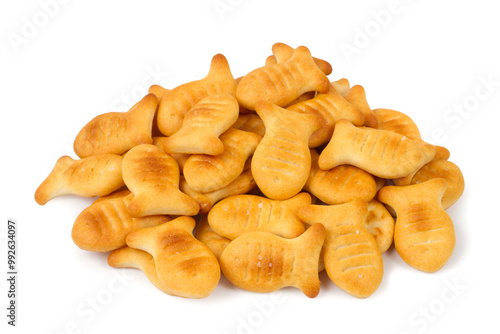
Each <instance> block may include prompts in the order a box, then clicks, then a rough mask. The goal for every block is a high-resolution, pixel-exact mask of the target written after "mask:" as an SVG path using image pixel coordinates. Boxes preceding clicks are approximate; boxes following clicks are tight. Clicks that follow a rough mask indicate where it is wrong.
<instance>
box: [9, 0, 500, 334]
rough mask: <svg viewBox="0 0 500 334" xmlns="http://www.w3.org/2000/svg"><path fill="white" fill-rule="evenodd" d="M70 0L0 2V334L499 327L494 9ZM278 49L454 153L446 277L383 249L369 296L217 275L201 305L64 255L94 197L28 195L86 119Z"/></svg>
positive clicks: (237, 68) (80, 256)
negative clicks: (9, 249) (325, 66)
mask: <svg viewBox="0 0 500 334" xmlns="http://www.w3.org/2000/svg"><path fill="white" fill-rule="evenodd" d="M66 2H67V3H63V1H62V0H60V2H55V0H53V1H48V0H41V1H34V0H27V1H9V2H7V1H2V4H1V8H0V22H1V24H0V25H1V39H0V44H1V62H0V94H1V95H0V110H1V121H0V126H1V131H0V133H1V140H0V143H1V144H0V145H1V148H2V149H1V153H2V159H1V165H2V173H1V176H0V177H1V184H0V189H1V192H0V193H1V194H0V196H1V200H0V208H1V219H2V225H1V231H0V232H1V234H0V236H1V237H2V238H1V242H2V245H1V247H2V248H1V253H2V255H0V262H2V263H1V264H0V268H2V274H1V275H0V277H4V276H5V275H6V272H7V268H6V246H5V244H6V222H7V218H14V219H15V220H16V221H17V225H18V247H19V248H18V261H19V264H18V270H19V281H18V300H17V302H18V319H17V321H18V327H16V328H11V327H10V326H7V325H6V322H7V318H6V316H5V315H6V313H7V311H6V306H7V297H6V294H7V285H6V279H3V278H2V279H1V282H2V283H1V284H0V296H1V297H0V309H1V310H2V311H1V312H0V319H2V320H1V325H0V326H1V328H2V329H1V332H2V333H5V331H4V329H5V328H7V329H8V333H44V334H48V333H109V332H113V333H118V332H124V333H134V332H135V333H137V332H139V331H140V332H141V333H184V332H186V333H187V332H190V333H195V332H199V333H221V334H222V333H276V332H282V333H285V332H290V331H293V332H297V333H299V332H302V333H303V332H306V331H307V332H308V333H315V332H318V331H321V332H322V333H361V332H365V331H369V332H370V333H394V334H400V333H412V334H413V333H445V332H448V333H450V332H453V331H460V332H462V333H464V332H472V331H474V332H488V333H490V332H496V331H497V330H498V327H499V326H498V323H497V321H496V319H497V317H498V311H500V309H499V307H498V300H499V298H500V292H499V291H500V290H499V289H498V275H497V273H498V270H497V269H496V268H497V266H498V258H499V252H498V247H499V246H498V235H499V233H500V221H499V219H498V203H499V199H500V198H499V196H498V189H499V187H500V183H499V179H498V169H497V166H498V165H497V163H498V158H497V156H498V151H499V148H498V146H499V144H500V140H499V131H498V124H499V123H500V109H499V107H500V67H499V62H500V46H499V45H500V44H499V43H498V33H499V31H500V20H499V18H498V10H496V7H494V5H493V4H494V3H495V2H494V1H487V0H481V1H431V0H420V1H410V0H400V1H399V2H398V1H396V2H394V1H392V2H391V1H390V0H376V1H373V0H372V1H368V0H366V1H307V2H306V1H286V2H285V1H280V2H278V1H275V2H273V3H272V4H271V1H263V0H261V1H257V0H253V1H250V0H221V1H218V2H216V1H214V0H205V1H180V0H177V1H164V0H145V1H140V2H139V1H124V0H121V1H118V0H114V1H105V2H104V1H95V0H93V1H66ZM44 3H52V5H50V6H48V5H47V6H44V5H43V4H44ZM54 4H57V6H54ZM214 4H219V11H218V10H216V8H215V7H214ZM224 4H225V5H226V7H223V6H224ZM44 8H45V9H44ZM224 10H225V11H224ZM391 12H392V13H391ZM47 13H48V14H47ZM387 13H390V14H389V15H387ZM49 14H50V15H49ZM31 25H33V26H31ZM363 31H364V32H363ZM275 42H285V43H288V44H290V45H292V46H294V47H296V46H299V45H306V46H307V47H309V49H310V50H311V51H312V53H313V55H315V56H317V57H320V58H324V59H326V60H328V61H330V62H331V64H332V65H333V74H332V75H330V78H331V79H332V80H337V79H339V78H343V77H346V78H347V79H349V81H350V82H351V84H352V85H354V84H361V85H363V86H364V88H365V89H366V92H367V97H368V102H369V103H370V105H371V107H372V108H391V109H396V110H399V111H402V112H404V113H406V114H408V115H409V116H410V117H412V118H413V120H414V121H415V122H416V123H417V125H418V126H419V127H420V130H421V133H422V135H423V137H424V138H425V139H427V140H428V141H432V142H434V143H436V144H440V145H444V146H446V147H447V148H448V149H449V150H450V151H451V158H450V160H451V161H453V162H455V163H456V164H457V165H458V166H459V167H460V168H461V170H462V172H463V174H464V176H465V180H466V190H465V193H464V195H463V197H462V198H461V199H460V200H459V201H458V202H457V203H456V204H455V205H454V206H453V207H452V208H450V209H449V210H448V212H449V214H450V215H451V217H452V219H453V220H454V223H455V226H456V235H457V245H456V249H455V252H454V254H453V256H452V258H451V260H450V261H449V263H448V264H447V265H446V266H445V267H444V268H443V269H442V270H441V271H439V272H437V273H434V274H425V273H422V272H418V271H416V270H414V269H412V268H410V267H408V266H407V265H406V264H405V263H403V262H402V261H401V260H400V259H399V257H398V255H397V253H396V252H395V251H394V249H391V250H390V251H389V252H388V253H387V254H385V256H384V265H385V275H384V279H383V282H382V284H381V286H380V288H379V289H378V290H377V292H376V293H375V294H374V295H372V296H371V297H369V298H368V299H364V300H359V299H356V298H354V297H351V296H349V295H347V294H346V293H344V292H343V291H341V290H340V289H338V288H337V287H335V286H334V285H333V284H332V283H331V282H330V281H329V280H328V278H327V277H326V276H325V275H324V274H322V275H321V276H320V277H321V279H322V288H321V292H320V294H319V296H318V297H317V298H315V299H308V298H307V297H305V296H304V295H303V294H302V293H301V292H300V291H299V290H297V289H294V288H287V289H283V290H281V291H280V292H279V293H274V294H255V293H249V292H245V291H242V290H239V289H237V288H235V287H233V286H231V285H230V283H228V282H227V281H226V280H225V279H222V280H221V282H220V284H219V286H218V287H217V288H216V290H215V291H214V293H213V294H212V295H211V296H209V297H208V298H206V299H203V300H187V299H182V298H175V297H170V296H167V295H165V294H163V293H161V292H160V291H159V290H157V289H156V288H154V287H153V286H152V285H151V284H150V283H149V282H148V281H147V280H146V278H145V277H144V275H143V274H142V273H141V272H139V271H135V270H132V269H130V270H122V271H121V270H116V269H113V268H110V267H108V265H107V264H106V254H93V253H89V252H85V251H82V250H80V249H79V248H77V247H76V246H75V245H74V244H73V243H72V240H71V228H72V224H73V222H74V219H75V218H76V216H77V215H78V214H79V212H80V211H81V210H82V209H84V208H85V207H86V206H88V205H89V204H90V203H91V201H92V200H90V199H81V198H77V197H72V196H68V197H64V198H58V199H55V200H53V201H51V202H49V203H48V204H47V205H45V206H43V207H42V206H39V205H37V204H36V203H35V201H34V199H33V195H34V192H35V189H36V188H37V186H38V185H39V184H40V182H42V181H43V179H44V178H45V177H46V176H47V175H48V173H49V172H50V170H51V169H52V167H53V165H54V163H55V161H56V160H57V158H59V157H60V156H62V155H70V156H73V157H74V156H75V155H74V153H73V151H72V144H73V140H74V137H75V136H76V134H77V133H78V131H79V130H80V129H81V128H82V127H83V126H84V125H85V124H86V123H87V122H88V121H89V120H90V119H91V118H93V117H94V116H96V115H98V114H101V113H104V112H109V111H124V110H126V109H127V108H128V107H130V106H131V105H132V103H133V102H136V101H137V100H138V99H139V98H140V97H141V96H142V94H143V93H145V90H146V88H147V87H149V85H151V84H152V83H158V84H160V85H163V86H165V87H167V88H173V87H175V86H177V85H179V84H182V83H185V82H188V81H192V80H196V79H200V78H202V77H204V76H205V75H206V73H207V71H208V66H209V63H210V59H211V57H212V56H213V55H215V54H216V53H222V54H224V55H225V56H226V57H227V59H228V61H229V64H230V66H231V69H232V72H233V75H234V76H235V77H238V76H241V75H244V74H245V73H247V72H249V71H250V70H252V69H254V68H256V67H259V66H262V65H263V63H264V60H265V58H266V57H267V56H268V55H269V54H270V53H271V46H272V44H273V43H275ZM343 48H344V50H346V49H347V48H349V50H350V52H351V53H349V52H346V51H343ZM151 73H154V77H153V76H152V75H151ZM488 81H489V82H490V83H489V84H488V83H485V82H488ZM460 110H462V113H460V112H459V111H460ZM117 277H119V278H117ZM450 286H454V287H453V288H450ZM92 301H94V302H95V303H96V304H95V305H94V306H92V305H93V304H92ZM93 307H94V308H93Z"/></svg>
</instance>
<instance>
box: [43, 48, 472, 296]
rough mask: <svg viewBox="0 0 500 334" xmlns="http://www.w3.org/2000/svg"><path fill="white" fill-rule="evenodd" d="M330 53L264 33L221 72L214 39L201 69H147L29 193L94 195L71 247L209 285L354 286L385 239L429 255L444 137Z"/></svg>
mask: <svg viewBox="0 0 500 334" xmlns="http://www.w3.org/2000/svg"><path fill="white" fill-rule="evenodd" d="M331 72H332V67H331V65H330V64H329V63H328V62H327V61H325V60H322V59H318V58H315V57H313V56H312V55H311V53H310V51H309V49H308V48H306V47H304V46H299V47H297V48H296V49H294V48H292V47H290V46H288V45H286V44H283V43H276V44H274V45H273V46H272V55H271V56H269V57H268V58H267V59H266V60H265V65H264V66H263V67H260V68H257V69H255V70H253V71H251V72H249V73H248V74H246V75H244V76H243V77H240V78H237V79H235V78H234V77H233V74H232V73H231V70H230V67H229V63H228V61H227V59H226V58H225V57H224V56H223V55H221V54H217V55H215V56H214V57H213V58H212V61H211V65H210V69H209V72H208V74H207V75H206V76H205V77H204V78H202V79H200V80H197V81H193V82H188V83H185V84H183V85H180V86H178V87H176V88H174V89H172V90H169V89H166V88H163V87H161V86H158V85H153V86H151V87H150V90H149V94H147V95H146V96H144V98H142V100H140V101H139V102H137V103H136V104H135V105H134V106H133V107H132V108H131V109H130V110H129V111H128V112H124V113H120V112H110V113H106V114H102V115H98V116H97V117H95V118H94V119H92V120H91V121H90V122H89V123H87V124H86V125H85V126H84V127H83V128H82V129H81V131H80V132H79V133H78V135H77V136H76V138H75V141H74V150H75V153H76V155H77V156H78V157H79V159H73V158H71V157H69V156H63V157H61V158H60V159H59V160H58V161H57V162H56V164H55V166H54V168H53V170H52V171H51V172H50V174H49V175H48V177H47V178H46V179H45V180H44V181H43V182H42V183H41V184H40V186H39V187H38V189H37V190H36V193H35V200H36V201H37V203H39V204H40V205H44V204H46V203H47V202H48V201H50V200H52V199H53V198H55V197H58V196H61V195H67V194H72V195H77V196H82V197H98V198H97V199H96V200H95V201H94V202H93V203H92V204H91V205H90V206H89V207H87V208H86V209H84V210H83V211H82V212H81V213H80V214H79V215H78V217H77V218H76V221H75V223H74V226H73V230H72V238H73V241H74V242H75V244H76V245H77V246H78V247H80V248H81V249H84V250H88V251H94V252H110V253H109V256H108V263H109V265H110V266H112V267H117V268H138V269H140V270H142V271H143V272H144V273H145V275H146V276H147V277H148V278H149V280H150V281H151V282H152V283H153V284H154V285H155V286H156V287H157V288H158V289H159V290H161V291H163V292H165V293H167V294H169V295H172V296H180V297H185V298H204V297H207V296H209V295H210V294H211V293H212V292H213V291H214V289H215V288H216V286H217V285H218V283H219V280H220V276H221V271H222V274H223V275H225V277H226V278H227V279H228V280H229V281H230V282H231V283H232V284H234V285H235V286H237V287H239V288H242V289H245V290H248V291H254V292H271V291H275V290H277V289H280V288H283V287H286V286H294V287H297V288H298V289H300V290H302V291H303V293H304V294H305V295H306V296H308V297H311V298H313V297H316V296H317V295H318V293H319V291H320V280H319V276H318V273H319V272H320V271H322V270H326V273H327V275H328V277H329V278H330V279H331V281H332V282H334V283H335V284H336V285H337V286H338V287H339V288H341V289H342V290H344V291H345V292H347V293H348V294H350V295H352V296H355V297H358V298H366V297H368V296H370V295H372V294H373V293H374V292H375V291H376V290H377V288H378V287H379V286H380V284H381V282H382V278H383V258H382V254H383V253H384V252H386V251H387V250H388V249H389V248H390V247H391V245H392V244H394V248H395V250H396V251H397V253H398V254H399V255H400V256H401V258H402V259H403V260H404V261H405V262H406V263H408V265H409V266H411V267H413V268H416V269H418V270H421V271H424V272H435V271H437V270H439V269H441V268H442V267H443V266H444V265H445V264H446V263H447V261H448V260H449V259H450V257H451V255H452V253H453V249H454V247H455V233H454V226H453V222H452V220H451V218H450V216H449V215H448V214H447V212H446V211H445V210H446V209H448V208H449V207H450V206H451V205H453V204H454V203H455V202H456V201H457V200H458V199H459V198H460V196H461V195H462V193H463V191H464V179H463V175H462V173H461V172H460V169H459V168H458V167H457V166H456V165H455V164H454V163H452V162H450V161H448V159H449V156H450V152H449V151H448V150H447V149H446V148H444V147H440V146H435V145H431V144H429V143H426V142H425V141H424V140H422V138H421V135H420V132H419V129H418V127H417V126H416V125H415V123H414V122H413V121H412V120H411V118H410V117H409V116H407V115H405V114H404V113H402V112H399V111H396V110H391V109H371V108H370V106H369V104H368V102H367V100H366V94H365V90H364V89H363V87H362V86H360V85H355V86H352V87H351V85H350V83H349V81H348V80H347V79H340V80H336V81H331V80H330V79H329V78H328V76H329V75H330V74H331Z"/></svg>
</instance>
